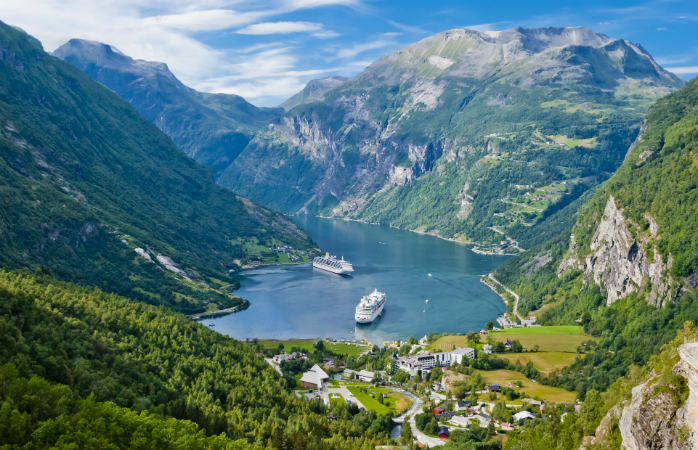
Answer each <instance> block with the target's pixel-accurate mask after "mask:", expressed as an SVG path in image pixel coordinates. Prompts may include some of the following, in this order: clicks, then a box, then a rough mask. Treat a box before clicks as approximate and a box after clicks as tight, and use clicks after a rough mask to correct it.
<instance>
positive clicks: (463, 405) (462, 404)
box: [456, 400, 473, 411]
mask: <svg viewBox="0 0 698 450" xmlns="http://www.w3.org/2000/svg"><path fill="white" fill-rule="evenodd" d="M472 407H473V402H471V401H470V400H458V402H457V403H456V411H467V410H468V409H470V408H472Z"/></svg>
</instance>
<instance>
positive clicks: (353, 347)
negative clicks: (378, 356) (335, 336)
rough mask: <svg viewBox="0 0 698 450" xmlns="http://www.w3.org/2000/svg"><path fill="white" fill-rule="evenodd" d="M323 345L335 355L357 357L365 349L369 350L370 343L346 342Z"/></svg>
mask: <svg viewBox="0 0 698 450" xmlns="http://www.w3.org/2000/svg"><path fill="white" fill-rule="evenodd" d="M325 347H326V348H327V349H328V350H329V351H331V352H332V353H334V354H335V355H349V356H353V357H354V358H358V357H359V355H361V354H362V353H363V352H365V351H366V350H371V346H370V345H362V344H352V343H348V342H334V343H329V344H328V343H326V345H325Z"/></svg>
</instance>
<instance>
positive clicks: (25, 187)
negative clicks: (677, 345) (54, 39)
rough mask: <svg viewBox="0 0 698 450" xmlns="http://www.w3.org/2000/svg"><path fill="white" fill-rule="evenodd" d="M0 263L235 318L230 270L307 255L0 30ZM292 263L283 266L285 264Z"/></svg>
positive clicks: (71, 71) (103, 99) (302, 246)
mask: <svg viewBox="0 0 698 450" xmlns="http://www.w3.org/2000/svg"><path fill="white" fill-rule="evenodd" d="M0 189H1V190H2V195H0V205H1V208H0V210H1V211H2V213H1V215H0V236H2V237H1V238H0V264H2V265H3V266H6V267H12V268H14V267H31V268H35V269H37V270H43V271H46V270H48V271H50V272H51V273H52V274H54V275H55V276H57V277H59V278H61V279H66V280H71V281H75V282H79V283H82V284H89V285H96V286H99V287H101V288H103V289H105V290H107V291H110V292H117V293H120V294H124V295H128V296H130V297H132V298H135V299H139V300H142V301H145V302H149V303H153V304H162V305H166V306H169V307H171V308H173V309H176V310H178V311H182V312H187V313H193V312H200V311H204V310H207V309H218V308H227V307H235V308H239V307H244V306H245V305H246V301H244V300H242V299H240V298H238V297H235V296H233V295H231V294H230V292H231V290H232V288H233V287H234V286H235V285H236V284H235V283H236V282H235V281H234V279H233V278H231V274H230V273H231V272H233V271H235V270H237V269H238V268H239V267H240V266H241V265H243V264H245V263H247V262H249V261H251V260H256V261H262V260H266V261H284V260H286V261H288V255H287V254H286V253H285V252H277V251H276V250H273V249H276V248H278V247H281V246H283V245H288V246H291V247H293V248H294V249H296V250H291V251H290V253H292V256H293V257H294V258H296V257H297V258H302V257H304V255H305V256H307V255H308V254H309V253H307V252H306V251H308V252H312V251H313V250H312V249H313V248H314V244H313V243H312V242H311V241H310V239H309V238H308V236H307V235H306V234H305V233H304V232H303V231H302V230H300V229H299V228H298V227H297V226H296V225H294V224H293V223H292V222H291V221H289V220H288V219H286V218H284V217H283V216H281V215H280V214H278V213H275V212H273V211H271V210H268V209H266V208H263V207H261V206H259V205H256V204H254V203H253V202H251V201H249V200H247V199H245V198H242V197H239V196H237V195H235V194H233V193H232V192H230V191H229V190H227V189H225V188H222V187H220V186H218V185H216V184H214V182H213V179H212V177H211V174H210V172H209V170H208V169H205V168H204V167H202V166H199V165H198V164H196V163H195V162H194V161H193V160H191V159H189V158H187V157H186V156H185V155H184V154H183V153H182V152H180V151H179V150H178V149H177V147H176V146H175V145H174V144H173V143H172V141H171V140H170V139H169V138H168V137H167V136H166V135H165V134H163V133H162V132H161V131H160V130H158V129H157V127H155V126H154V125H152V124H151V123H150V122H148V121H147V120H145V119H144V118H143V117H142V116H141V115H140V114H138V112H136V110H134V109H133V108H132V107H131V106H130V105H129V104H128V103H127V102H125V101H124V100H122V99H121V98H119V97H118V96H117V95H116V94H114V93H113V92H112V91H110V90H109V89H106V88H105V87H104V86H102V85H100V84H99V83H96V82H94V81H93V80H92V79H90V78H89V77H88V76H86V75H85V74H84V73H82V72H81V71H79V70H77V69H76V68H75V67H73V66H72V65H70V64H67V63H65V62H63V61H61V60H60V59H58V58H55V57H53V56H51V55H48V54H47V53H45V52H44V51H43V50H42V48H41V45H40V43H39V42H38V41H36V40H35V39H33V38H32V37H30V36H28V35H26V34H25V33H24V32H22V31H20V30H18V29H15V28H12V27H10V26H7V25H5V24H2V23H0ZM293 253H295V255H293Z"/></svg>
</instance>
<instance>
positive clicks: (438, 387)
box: [431, 381, 444, 392]
mask: <svg viewBox="0 0 698 450" xmlns="http://www.w3.org/2000/svg"><path fill="white" fill-rule="evenodd" d="M431 390H432V391H434V392H443V390H444V387H443V386H442V385H441V382H439V381H437V382H435V383H434V384H432V385H431Z"/></svg>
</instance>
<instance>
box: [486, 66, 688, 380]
mask: <svg viewBox="0 0 698 450" xmlns="http://www.w3.org/2000/svg"><path fill="white" fill-rule="evenodd" d="M697 83H698V81H697V80H696V79H694V80H692V81H691V82H689V83H688V84H687V85H686V86H685V87H684V88H682V89H681V90H679V91H677V92H675V93H673V94H671V95H669V96H667V97H665V98H663V99H661V100H659V101H658V102H657V103H656V104H655V105H653V106H652V107H651V108H650V110H649V113H648V115H647V119H646V121H645V123H644V125H643V133H642V134H641V136H640V138H638V140H637V141H636V143H635V144H634V145H633V147H631V149H630V151H629V153H628V155H627V157H626V158H625V161H624V163H623V165H622V166H621V168H620V169H619V170H618V171H617V172H616V173H615V174H614V175H613V176H612V177H611V178H610V179H609V180H608V181H607V182H606V183H604V184H603V185H602V186H601V187H600V188H599V189H598V190H597V191H596V192H595V194H594V195H593V197H592V198H591V200H590V201H588V202H587V203H586V204H585V205H584V206H582V208H581V209H580V212H579V216H578V218H577V221H576V224H575V226H574V228H573V229H572V234H573V235H574V243H573V245H570V238H569V236H570V232H569V231H568V232H567V233H563V234H561V235H559V236H558V237H557V238H555V239H552V240H550V241H548V242H546V243H544V244H541V245H539V246H537V247H534V248H533V249H531V250H529V251H528V252H526V253H524V254H523V255H521V256H520V257H517V258H512V259H510V260H508V261H507V262H506V263H505V264H503V265H502V266H501V267H500V268H499V269H497V271H496V276H497V279H499V280H500V281H502V282H503V283H504V284H506V285H507V286H508V287H509V288H511V289H513V290H514V291H515V292H517V293H518V294H519V295H520V297H521V300H520V303H519V311H522V312H527V311H535V310H539V309H541V308H542V311H543V312H541V313H540V314H538V317H539V320H541V321H542V322H544V323H548V324H555V323H572V322H573V321H574V320H579V321H580V322H581V323H582V324H583V325H584V328H585V330H587V331H588V332H590V333H591V334H592V335H594V336H597V337H599V338H600V339H599V341H598V345H597V347H596V348H595V349H593V350H592V351H590V352H589V353H588V354H587V355H586V356H585V357H584V358H583V359H582V360H581V361H578V362H576V363H575V364H573V365H572V366H571V368H570V369H569V370H567V371H564V372H563V373H562V374H561V375H560V376H559V377H558V378H556V381H555V382H556V383H559V384H560V385H562V386H566V387H567V388H569V389H575V390H577V391H579V392H584V391H587V390H588V389H592V388H593V389H597V390H604V389H606V388H607V387H608V386H609V385H610V384H611V383H612V382H613V381H614V380H615V379H616V378H618V377H619V376H623V375H625V374H627V373H628V370H629V368H630V366H631V365H632V364H636V365H643V364H644V363H646V362H647V360H648V358H649V356H650V355H651V354H653V353H654V352H656V351H658V350H659V348H660V346H661V345H662V344H664V343H666V342H667V341H668V340H670V339H671V338H672V337H673V336H674V334H675V332H676V330H677V329H678V328H680V327H681V325H682V324H683V322H684V321H686V320H695V318H696V314H695V311H696V304H697V303H698V295H697V294H696V281H695V280H696V270H697V267H698V265H697V262H698V227H696V217H698V84H697ZM611 195H612V196H613V198H614V199H615V203H616V205H617V207H618V208H619V210H621V211H622V215H623V218H624V219H625V223H626V224H627V227H628V230H629V233H630V235H631V236H632V238H633V239H635V240H636V241H637V245H633V246H631V248H633V249H635V250H633V251H642V252H644V253H645V254H646V255H647V259H648V260H649V262H652V261H661V262H662V264H663V265H664V266H665V267H666V269H664V270H663V272H662V279H661V282H662V283H667V284H668V285H669V286H670V287H671V289H670V290H669V291H668V292H667V293H666V294H665V296H664V297H662V298H661V299H660V300H661V302H660V303H658V304H663V305H664V306H663V307H661V308H659V309H657V308H655V307H654V306H649V305H648V304H647V303H646V301H647V300H648V297H649V295H650V294H651V292H652V291H653V289H654V286H653V283H652V282H651V280H649V279H648V278H645V279H644V282H643V283H642V285H641V286H638V287H637V288H636V289H635V290H634V291H633V292H631V293H630V294H629V295H627V296H626V298H624V299H621V300H618V301H616V302H615V303H613V304H612V305H611V306H609V307H605V305H606V303H607V293H606V292H605V290H604V286H603V284H602V283H601V284H600V285H599V284H596V282H595V281H594V280H593V278H592V277H590V276H588V275H586V273H588V272H586V273H585V270H589V264H597V263H599V262H598V261H597V260H596V259H595V257H591V259H587V257H588V256H589V255H591V252H592V250H591V242H592V238H593V236H594V235H595V233H596V232H597V229H598V226H599V223H600V222H601V219H602V216H603V214H604V208H605V205H607V204H608V201H609V198H610V196H611ZM619 226H620V225H619ZM616 228H618V227H616ZM631 256H632V254H631V253H629V254H628V258H630V257H631ZM563 259H566V260H568V261H573V264H570V266H571V267H572V268H571V269H566V270H562V271H560V270H558V268H559V266H560V264H561V262H562V261H563ZM670 260H671V264H670V263H669V261H670ZM609 264H615V263H609ZM608 270H609V271H610V270H612V267H611V268H609V269H608ZM609 273H613V272H609ZM672 300H673V301H672Z"/></svg>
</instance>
